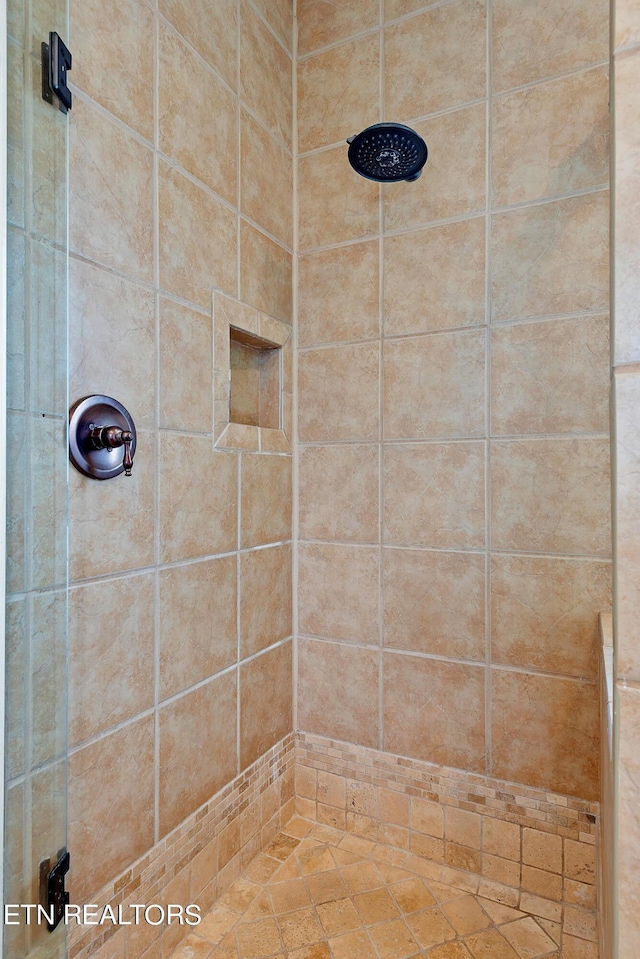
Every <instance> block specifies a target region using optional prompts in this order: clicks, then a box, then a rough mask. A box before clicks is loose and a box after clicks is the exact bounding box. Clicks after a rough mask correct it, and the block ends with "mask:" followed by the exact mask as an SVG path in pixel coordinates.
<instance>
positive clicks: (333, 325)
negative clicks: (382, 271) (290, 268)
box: [298, 240, 380, 346]
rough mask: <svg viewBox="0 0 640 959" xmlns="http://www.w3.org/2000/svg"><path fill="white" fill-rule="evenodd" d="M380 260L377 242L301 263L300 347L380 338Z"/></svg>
mask: <svg viewBox="0 0 640 959" xmlns="http://www.w3.org/2000/svg"><path fill="white" fill-rule="evenodd" d="M379 259H380V245H379V242H378V241H377V240H372V241H370V242H368V243H354V244H352V245H350V246H343V247H340V248H339V249H337V250H324V251H322V252H320V253H311V254H309V255H308V256H301V257H300V258H299V260H298V345H299V346H316V345H318V344H322V343H335V342H339V341H341V340H364V339H367V338H371V337H375V336H378V333H379V329H380V321H379V315H378V314H379Z"/></svg>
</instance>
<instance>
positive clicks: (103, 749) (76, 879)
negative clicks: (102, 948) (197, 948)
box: [69, 716, 154, 902]
mask: <svg viewBox="0 0 640 959" xmlns="http://www.w3.org/2000/svg"><path fill="white" fill-rule="evenodd" d="M153 743H154V731H153V717H152V716H147V717H145V718H144V719H139V720H138V721H137V722H135V723H132V724H130V725H128V726H125V727H124V728H123V729H119V730H118V731H117V732H115V733H111V734H110V735H109V736H107V737H105V738H104V739H99V740H98V741H97V742H95V743H92V744H91V745H90V746H85V748H84V749H80V750H79V751H78V752H75V753H73V754H72V755H71V757H70V759H69V845H70V846H71V844H73V848H74V849H82V850H83V852H82V855H81V856H78V857H77V858H76V860H75V861H74V869H73V896H74V902H87V901H89V902H90V901H91V899H90V896H91V894H92V893H95V892H97V891H98V890H99V889H100V887H101V886H102V885H104V883H106V882H108V881H109V879H112V878H113V877H114V876H117V875H118V874H119V873H120V872H122V870H123V869H125V868H126V866H128V865H129V863H131V862H133V861H134V860H135V859H137V858H138V856H141V855H142V854H143V853H144V852H145V851H146V850H147V849H148V848H149V846H151V844H152V843H153V782H154V777H153V752H154V748H153ZM98 823H99V824H100V826H99V828H96V824H98Z"/></svg>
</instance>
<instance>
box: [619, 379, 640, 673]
mask: <svg viewBox="0 0 640 959" xmlns="http://www.w3.org/2000/svg"><path fill="white" fill-rule="evenodd" d="M614 389H615V417H616V506H615V510H616V537H615V548H616V554H617V555H616V557H615V559H616V567H617V580H616V591H617V631H618V645H617V674H618V678H619V679H625V680H628V679H633V680H636V681H637V680H640V649H638V639H637V637H638V616H639V615H640V588H639V585H638V584H639V582H640V539H639V535H640V493H639V490H638V469H639V466H640V462H639V461H640V452H639V451H640V428H639V426H638V409H639V406H638V403H640V376H638V374H637V373H633V372H631V371H630V372H628V373H625V372H624V368H623V369H621V370H620V369H619V370H617V371H616V374H615V378H614Z"/></svg>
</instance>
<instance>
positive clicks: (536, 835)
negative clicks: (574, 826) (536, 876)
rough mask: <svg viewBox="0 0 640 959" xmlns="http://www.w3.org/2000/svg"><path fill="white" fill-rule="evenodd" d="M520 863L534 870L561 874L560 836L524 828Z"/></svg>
mask: <svg viewBox="0 0 640 959" xmlns="http://www.w3.org/2000/svg"><path fill="white" fill-rule="evenodd" d="M522 861H523V863H526V864H527V865H528V866H535V867H536V869H546V870H547V871H548V872H555V873H560V874H562V836H555V835H553V834H552V833H544V832H540V830H539V829H529V828H527V827H525V828H524V829H523V830H522Z"/></svg>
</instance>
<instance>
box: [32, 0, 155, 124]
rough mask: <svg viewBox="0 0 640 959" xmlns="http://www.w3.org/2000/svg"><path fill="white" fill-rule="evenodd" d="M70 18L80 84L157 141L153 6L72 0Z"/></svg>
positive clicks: (127, 0) (137, 0) (139, 1)
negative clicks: (154, 130)
mask: <svg viewBox="0 0 640 959" xmlns="http://www.w3.org/2000/svg"><path fill="white" fill-rule="evenodd" d="M69 16H70V19H71V21H72V22H73V67H74V70H73V82H74V84H75V85H76V86H78V87H79V88H80V89H81V90H83V91H84V92H85V93H87V94H88V95H89V96H90V97H92V99H94V100H97V101H98V103H100V104H101V105H102V106H103V107H105V108H106V109H107V110H109V111H110V113H113V114H114V115H115V116H117V117H118V118H119V119H120V120H123V121H124V122H125V123H127V124H128V125H129V126H131V127H133V128H134V130H137V132H138V133H141V134H142V136H143V137H145V138H146V139H147V140H153V84H154V76H153V11H152V10H151V8H150V7H149V6H148V5H147V4H146V3H144V2H143V0H124V2H121V0H72V2H71V4H70V10H69ZM51 29H53V28H51Z"/></svg>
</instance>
